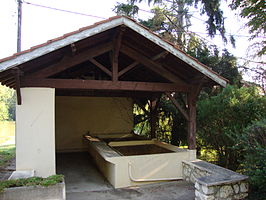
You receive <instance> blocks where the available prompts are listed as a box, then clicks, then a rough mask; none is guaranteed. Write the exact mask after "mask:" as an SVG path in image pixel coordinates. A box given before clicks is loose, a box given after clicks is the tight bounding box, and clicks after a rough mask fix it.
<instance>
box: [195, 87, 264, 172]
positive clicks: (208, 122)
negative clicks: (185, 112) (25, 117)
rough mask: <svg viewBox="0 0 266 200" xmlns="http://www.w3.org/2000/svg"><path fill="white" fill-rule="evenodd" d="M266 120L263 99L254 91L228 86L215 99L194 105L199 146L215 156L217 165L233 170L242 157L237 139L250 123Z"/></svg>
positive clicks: (254, 89) (204, 100)
mask: <svg viewBox="0 0 266 200" xmlns="http://www.w3.org/2000/svg"><path fill="white" fill-rule="evenodd" d="M265 117H266V98H265V96H261V95H259V93H258V91H257V90H256V88H245V87H242V88H237V87H236V86H228V87H227V88H225V89H223V91H222V92H221V93H219V94H218V95H217V96H211V97H208V98H204V99H202V100H200V101H199V102H198V123H197V124H198V136H199V138H198V141H199V144H198V145H199V146H203V147H205V148H208V149H213V150H215V151H216V152H217V156H218V163H217V164H219V165H221V166H223V167H226V168H230V169H232V170H236V169H237V168H238V167H239V164H240V163H239V160H241V159H242V158H241V156H242V155H243V154H241V153H240V150H239V149H234V148H233V147H234V146H235V145H237V141H236V140H235V138H237V137H238V136H240V135H243V134H244V130H245V128H246V127H247V126H248V125H250V124H251V123H252V122H253V121H256V120H260V119H261V118H265Z"/></svg>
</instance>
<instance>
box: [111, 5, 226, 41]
mask: <svg viewBox="0 0 266 200" xmlns="http://www.w3.org/2000/svg"><path fill="white" fill-rule="evenodd" d="M127 2H128V3H127V4H128V6H125V4H124V3H122V4H118V5H117V6H116V7H115V9H114V10H115V11H116V13H118V14H125V15H127V14H128V13H132V11H131V12H128V10H127V9H129V8H134V10H135V11H136V12H134V15H133V16H136V14H137V12H138V10H139V9H136V7H135V6H137V5H136V4H137V3H141V2H143V0H128V1H127ZM147 2H148V4H149V5H150V4H151V3H153V5H156V6H157V7H158V8H159V9H161V10H162V11H163V12H162V14H163V15H164V16H165V18H166V19H167V22H166V23H167V24H168V25H170V24H171V26H173V27H175V29H176V33H177V35H178V40H177V41H178V44H179V45H180V44H181V45H182V43H180V41H181V39H182V36H183V35H182V33H184V32H186V31H187V28H188V27H189V26H190V17H191V14H190V13H189V8H190V7H191V6H193V5H194V6H195V7H196V8H197V7H198V6H199V5H201V6H202V7H201V9H200V12H201V14H202V15H203V14H206V15H207V16H208V20H207V21H206V25H207V26H206V29H207V31H208V33H209V36H211V37H214V36H215V35H216V33H217V31H218V32H219V33H220V34H221V36H222V38H223V40H224V41H225V42H227V38H226V36H225V26H224V17H223V12H222V10H221V9H220V8H219V7H220V2H221V0H212V1H209V0H148V1H147ZM119 5H121V6H119ZM133 5H134V7H133ZM123 8H126V9H125V10H124V12H123ZM121 11H122V12H121ZM128 16H130V15H128ZM131 17H132V15H131Z"/></svg>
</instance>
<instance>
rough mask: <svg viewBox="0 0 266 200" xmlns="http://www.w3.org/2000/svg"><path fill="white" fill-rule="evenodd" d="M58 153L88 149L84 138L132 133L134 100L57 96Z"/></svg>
mask: <svg viewBox="0 0 266 200" xmlns="http://www.w3.org/2000/svg"><path fill="white" fill-rule="evenodd" d="M55 104H56V114H55V115H56V150H57V151H58V152H73V151H85V150H87V148H88V147H87V143H86V142H84V139H83V135H84V134H86V133H88V132H90V134H91V135H99V134H107V135H108V134H116V133H129V132H131V131H132V130H133V100H132V99H131V98H125V97H70V96H57V97H56V103H55Z"/></svg>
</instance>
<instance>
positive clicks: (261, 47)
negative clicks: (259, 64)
mask: <svg viewBox="0 0 266 200" xmlns="http://www.w3.org/2000/svg"><path fill="white" fill-rule="evenodd" d="M231 8H232V9H233V10H236V9H240V10H241V12H240V15H241V16H242V17H243V18H247V19H248V22H247V24H246V26H247V27H248V28H249V32H250V33H251V37H250V39H255V38H256V37H260V36H262V37H264V40H262V41H260V42H258V43H255V46H257V47H258V55H259V56H262V55H265V52H266V40H265V34H266V3H265V0H232V3H231Z"/></svg>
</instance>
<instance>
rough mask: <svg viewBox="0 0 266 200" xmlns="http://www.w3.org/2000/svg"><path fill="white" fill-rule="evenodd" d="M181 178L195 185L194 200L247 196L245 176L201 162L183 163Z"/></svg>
mask: <svg viewBox="0 0 266 200" xmlns="http://www.w3.org/2000/svg"><path fill="white" fill-rule="evenodd" d="M183 178H184V180H186V181H189V182H193V183H195V196H196V198H195V199H196V200H233V199H244V198H245V197H247V196H248V183H247V178H248V177H247V176H243V175H241V174H238V173H235V172H233V171H230V170H228V169H225V168H222V167H219V166H216V165H213V164H210V163H207V162H204V161H201V160H197V161H192V162H187V161H183Z"/></svg>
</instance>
